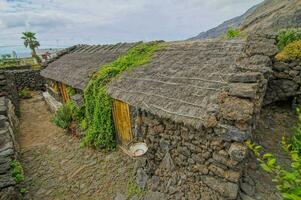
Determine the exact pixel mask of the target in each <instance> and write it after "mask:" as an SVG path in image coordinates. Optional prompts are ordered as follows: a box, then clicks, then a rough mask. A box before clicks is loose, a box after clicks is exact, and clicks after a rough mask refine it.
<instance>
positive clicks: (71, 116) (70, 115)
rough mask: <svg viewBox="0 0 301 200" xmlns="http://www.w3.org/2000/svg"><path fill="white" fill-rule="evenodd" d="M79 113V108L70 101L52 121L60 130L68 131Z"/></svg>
mask: <svg viewBox="0 0 301 200" xmlns="http://www.w3.org/2000/svg"><path fill="white" fill-rule="evenodd" d="M77 113H78V108H77V107H76V106H75V104H74V103H73V102H72V101H68V102H66V103H65V104H64V105H62V106H61V107H60V108H59V109H58V111H57V112H56V113H55V115H54V117H53V118H52V120H51V121H52V122H53V123H54V124H55V125H57V126H58V127H60V128H63V129H68V128H69V127H70V125H71V123H72V121H74V120H75V119H76V116H77Z"/></svg>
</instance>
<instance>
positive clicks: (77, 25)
mask: <svg viewBox="0 0 301 200" xmlns="http://www.w3.org/2000/svg"><path fill="white" fill-rule="evenodd" d="M261 1H262V0H253V1H250V0H210V1H208V0H185V1H183V0H164V1H162V0H151V1H150V0H84V1H83V0H72V1H66V0H43V1H41V0H0V28H1V33H0V45H1V43H2V44H3V43H5V44H15V43H21V41H20V40H19V38H20V34H19V33H21V32H23V31H35V32H37V35H38V37H39V39H40V40H41V44H42V45H44V44H45V45H55V44H57V43H59V44H60V45H64V46H67V45H72V44H74V43H115V42H122V41H137V40H154V39H164V40H177V39H186V38H189V37H191V36H194V35H196V34H198V33H199V32H201V31H204V30H206V29H209V28H212V27H214V26H216V25H218V24H219V23H221V22H223V21H225V20H227V19H229V18H232V17H235V16H237V15H240V14H242V13H243V12H245V11H246V10H247V9H248V8H250V7H251V6H253V5H255V4H256V3H259V2H261ZM8 33H12V34H8ZM3 35H5V36H3ZM7 35H9V37H8V36H7ZM3 37H6V39H5V41H4V40H3V39H2V40H1V38H3Z"/></svg>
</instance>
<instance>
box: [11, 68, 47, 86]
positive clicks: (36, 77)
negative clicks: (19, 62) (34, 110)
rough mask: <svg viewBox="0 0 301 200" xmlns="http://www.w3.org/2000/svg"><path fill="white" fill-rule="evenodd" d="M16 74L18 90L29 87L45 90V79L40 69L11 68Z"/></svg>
mask: <svg viewBox="0 0 301 200" xmlns="http://www.w3.org/2000/svg"><path fill="white" fill-rule="evenodd" d="M9 72H10V73H12V74H13V75H14V78H15V84H16V86H17V88H18V90H20V89H22V88H29V89H31V90H43V91H44V90H45V89H46V88H45V83H46V81H45V79H44V78H43V77H42V76H41V75H40V70H34V69H22V70H9Z"/></svg>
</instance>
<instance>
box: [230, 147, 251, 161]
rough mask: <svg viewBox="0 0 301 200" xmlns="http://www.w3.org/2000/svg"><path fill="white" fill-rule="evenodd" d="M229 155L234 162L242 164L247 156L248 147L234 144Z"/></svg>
mask: <svg viewBox="0 0 301 200" xmlns="http://www.w3.org/2000/svg"><path fill="white" fill-rule="evenodd" d="M228 153H229V155H230V157H231V158H232V159H233V160H236V161H239V162H240V161H243V160H244V159H245V158H246V156H247V147H246V146H245V145H243V144H241V143H232V144H231V146H230V148H229V151H228Z"/></svg>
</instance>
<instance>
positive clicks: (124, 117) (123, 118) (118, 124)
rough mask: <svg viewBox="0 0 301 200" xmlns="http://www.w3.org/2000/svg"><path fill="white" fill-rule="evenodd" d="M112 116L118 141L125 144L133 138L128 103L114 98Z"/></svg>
mask: <svg viewBox="0 0 301 200" xmlns="http://www.w3.org/2000/svg"><path fill="white" fill-rule="evenodd" d="M113 118H114V124H115V128H116V132H117V139H118V142H119V143H120V144H121V145H127V144H128V143H129V142H131V140H132V139H133V134H132V126H131V119H130V111H129V105H128V104H126V103H124V102H122V101H119V100H116V99H114V100H113Z"/></svg>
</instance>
